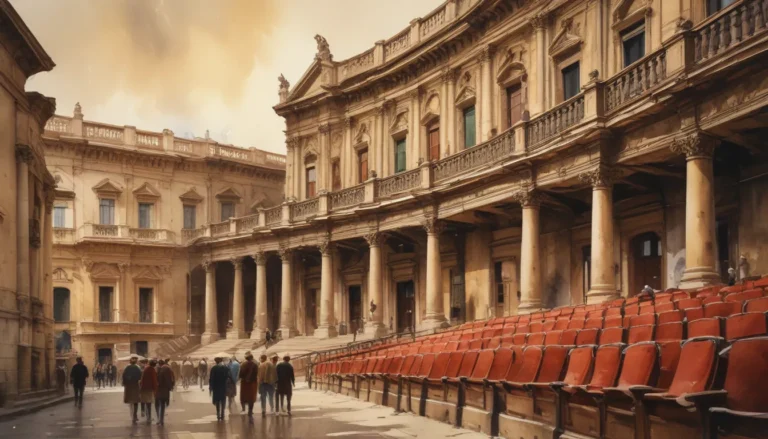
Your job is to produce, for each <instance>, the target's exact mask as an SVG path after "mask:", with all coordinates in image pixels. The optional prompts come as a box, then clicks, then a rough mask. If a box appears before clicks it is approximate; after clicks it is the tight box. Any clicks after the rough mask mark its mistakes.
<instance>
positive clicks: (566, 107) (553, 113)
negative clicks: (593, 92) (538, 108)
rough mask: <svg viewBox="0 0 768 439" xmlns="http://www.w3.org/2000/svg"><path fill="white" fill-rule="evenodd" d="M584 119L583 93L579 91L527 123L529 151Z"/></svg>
mask: <svg viewBox="0 0 768 439" xmlns="http://www.w3.org/2000/svg"><path fill="white" fill-rule="evenodd" d="M582 119H584V93H580V94H578V95H576V96H574V97H572V98H571V99H568V100H567V101H565V102H563V103H562V104H560V105H558V106H556V107H555V108H553V109H551V110H549V111H547V112H546V113H544V114H542V115H540V116H538V117H536V118H535V119H533V120H531V121H530V122H528V123H527V127H526V130H527V131H526V140H527V145H526V146H527V148H528V150H529V151H534V150H536V149H538V148H540V147H541V146H542V145H543V144H544V143H545V142H546V141H547V140H550V139H552V138H554V137H555V136H557V135H559V134H562V133H563V132H564V131H566V130H567V129H568V128H570V127H572V126H574V125H576V124H577V123H579V122H581V121H582Z"/></svg>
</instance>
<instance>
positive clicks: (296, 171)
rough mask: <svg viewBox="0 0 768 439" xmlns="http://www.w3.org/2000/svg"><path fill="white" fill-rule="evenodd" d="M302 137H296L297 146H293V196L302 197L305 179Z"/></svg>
mask: <svg viewBox="0 0 768 439" xmlns="http://www.w3.org/2000/svg"><path fill="white" fill-rule="evenodd" d="M299 140H300V139H298V138H297V139H296V148H293V198H294V199H296V200H300V199H301V191H302V187H301V182H302V181H304V161H303V160H302V157H301V148H300V145H301V143H300V142H299Z"/></svg>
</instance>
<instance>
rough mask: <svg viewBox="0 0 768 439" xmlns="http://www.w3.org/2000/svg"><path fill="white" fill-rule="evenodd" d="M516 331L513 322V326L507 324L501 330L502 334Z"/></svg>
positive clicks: (510, 333)
mask: <svg viewBox="0 0 768 439" xmlns="http://www.w3.org/2000/svg"><path fill="white" fill-rule="evenodd" d="M514 333H515V326H514V324H512V326H505V327H504V329H502V330H501V335H502V336H504V335H512V334H514Z"/></svg>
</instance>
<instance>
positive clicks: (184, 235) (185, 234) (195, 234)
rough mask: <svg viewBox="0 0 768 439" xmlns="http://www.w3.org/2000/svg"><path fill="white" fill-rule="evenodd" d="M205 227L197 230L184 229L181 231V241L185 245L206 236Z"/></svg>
mask: <svg viewBox="0 0 768 439" xmlns="http://www.w3.org/2000/svg"><path fill="white" fill-rule="evenodd" d="M205 230H206V228H205V227H198V228H197V229H183V230H182V231H181V239H182V240H183V241H184V243H188V242H190V241H192V240H195V239H197V238H201V237H203V236H205Z"/></svg>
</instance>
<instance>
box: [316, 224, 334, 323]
mask: <svg viewBox="0 0 768 439" xmlns="http://www.w3.org/2000/svg"><path fill="white" fill-rule="evenodd" d="M319 248H320V256H321V260H322V266H321V270H320V322H319V324H318V325H317V329H315V337H316V338H333V337H336V336H337V335H339V334H338V332H337V331H336V319H335V316H334V311H335V310H334V307H333V244H332V243H331V240H330V238H328V237H325V238H323V239H322V240H321V241H320V245H319Z"/></svg>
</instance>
